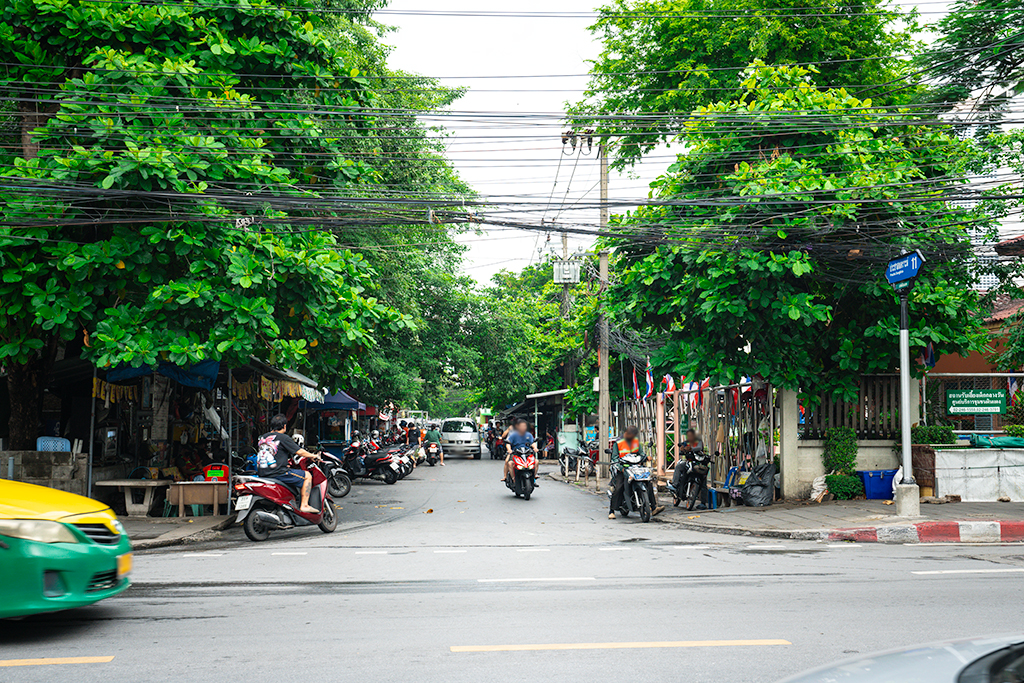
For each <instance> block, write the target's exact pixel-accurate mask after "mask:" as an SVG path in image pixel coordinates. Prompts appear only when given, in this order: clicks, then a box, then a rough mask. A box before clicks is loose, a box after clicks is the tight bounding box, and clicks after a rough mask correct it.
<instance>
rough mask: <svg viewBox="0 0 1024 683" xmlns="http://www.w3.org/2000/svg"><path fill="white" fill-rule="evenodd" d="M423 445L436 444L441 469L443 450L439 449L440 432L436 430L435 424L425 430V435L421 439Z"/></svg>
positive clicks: (442, 465)
mask: <svg viewBox="0 0 1024 683" xmlns="http://www.w3.org/2000/svg"><path fill="white" fill-rule="evenodd" d="M423 443H436V444H437V450H438V452H439V453H440V454H441V467H444V449H443V448H441V432H440V431H439V430H438V428H437V424H436V423H434V424H431V425H430V429H429V430H427V433H426V435H425V436H424V437H423Z"/></svg>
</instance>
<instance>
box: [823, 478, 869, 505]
mask: <svg viewBox="0 0 1024 683" xmlns="http://www.w3.org/2000/svg"><path fill="white" fill-rule="evenodd" d="M825 486H827V487H828V491H829V493H831V494H832V495H833V496H835V497H836V498H838V499H839V500H852V499H854V498H856V497H857V496H863V495H864V482H863V481H861V478H860V477H857V476H854V475H852V474H830V475H828V476H826V477H825Z"/></svg>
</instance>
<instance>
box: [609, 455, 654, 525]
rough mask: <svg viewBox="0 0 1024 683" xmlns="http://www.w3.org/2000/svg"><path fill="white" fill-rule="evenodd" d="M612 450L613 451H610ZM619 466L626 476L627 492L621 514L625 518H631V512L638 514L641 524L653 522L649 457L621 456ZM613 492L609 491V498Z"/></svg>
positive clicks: (625, 492)
mask: <svg viewBox="0 0 1024 683" xmlns="http://www.w3.org/2000/svg"><path fill="white" fill-rule="evenodd" d="M609 450H611V449H609ZM619 466H620V467H622V470H623V473H624V474H625V483H624V484H623V485H624V487H625V490H624V491H623V496H622V507H620V508H619V512H621V513H622V516H623V517H629V513H630V512H638V513H639V514H640V521H641V522H649V521H651V514H652V513H653V511H654V501H652V500H651V492H650V488H649V485H650V483H651V478H652V473H651V468H650V467H648V466H647V456H644V455H640V454H639V453H632V454H628V455H620V456H619ZM611 495H612V491H611V490H610V489H609V491H608V496H609V497H611Z"/></svg>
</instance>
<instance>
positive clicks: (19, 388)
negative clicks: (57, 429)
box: [7, 337, 57, 451]
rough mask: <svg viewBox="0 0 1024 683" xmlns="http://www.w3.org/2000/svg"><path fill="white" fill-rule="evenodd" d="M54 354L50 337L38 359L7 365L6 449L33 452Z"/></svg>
mask: <svg viewBox="0 0 1024 683" xmlns="http://www.w3.org/2000/svg"><path fill="white" fill-rule="evenodd" d="M56 353H57V337H51V338H50V340H49V342H48V343H47V345H46V346H45V347H44V348H43V349H42V351H41V352H40V354H39V355H36V356H34V357H33V358H32V359H30V360H29V361H28V362H27V363H8V364H7V392H8V395H9V396H10V402H11V418H10V421H9V422H8V429H9V436H10V440H11V445H10V449H11V450H14V451H34V450H35V449H36V439H37V438H38V437H39V428H40V426H41V423H42V412H43V391H44V390H45V389H46V384H47V382H48V380H49V378H50V370H51V368H53V359H54V358H55V357H56Z"/></svg>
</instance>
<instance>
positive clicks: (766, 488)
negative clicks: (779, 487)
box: [740, 463, 775, 508]
mask: <svg viewBox="0 0 1024 683" xmlns="http://www.w3.org/2000/svg"><path fill="white" fill-rule="evenodd" d="M740 497H741V498H742V499H743V504H744V505H749V506H750V507H755V508H763V507H766V506H768V505H771V504H772V498H774V497H775V465H774V464H772V463H765V464H764V465H759V466H757V467H755V468H754V471H753V472H751V473H750V476H748V477H747V481H746V483H745V484H743V486H742V487H740Z"/></svg>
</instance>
